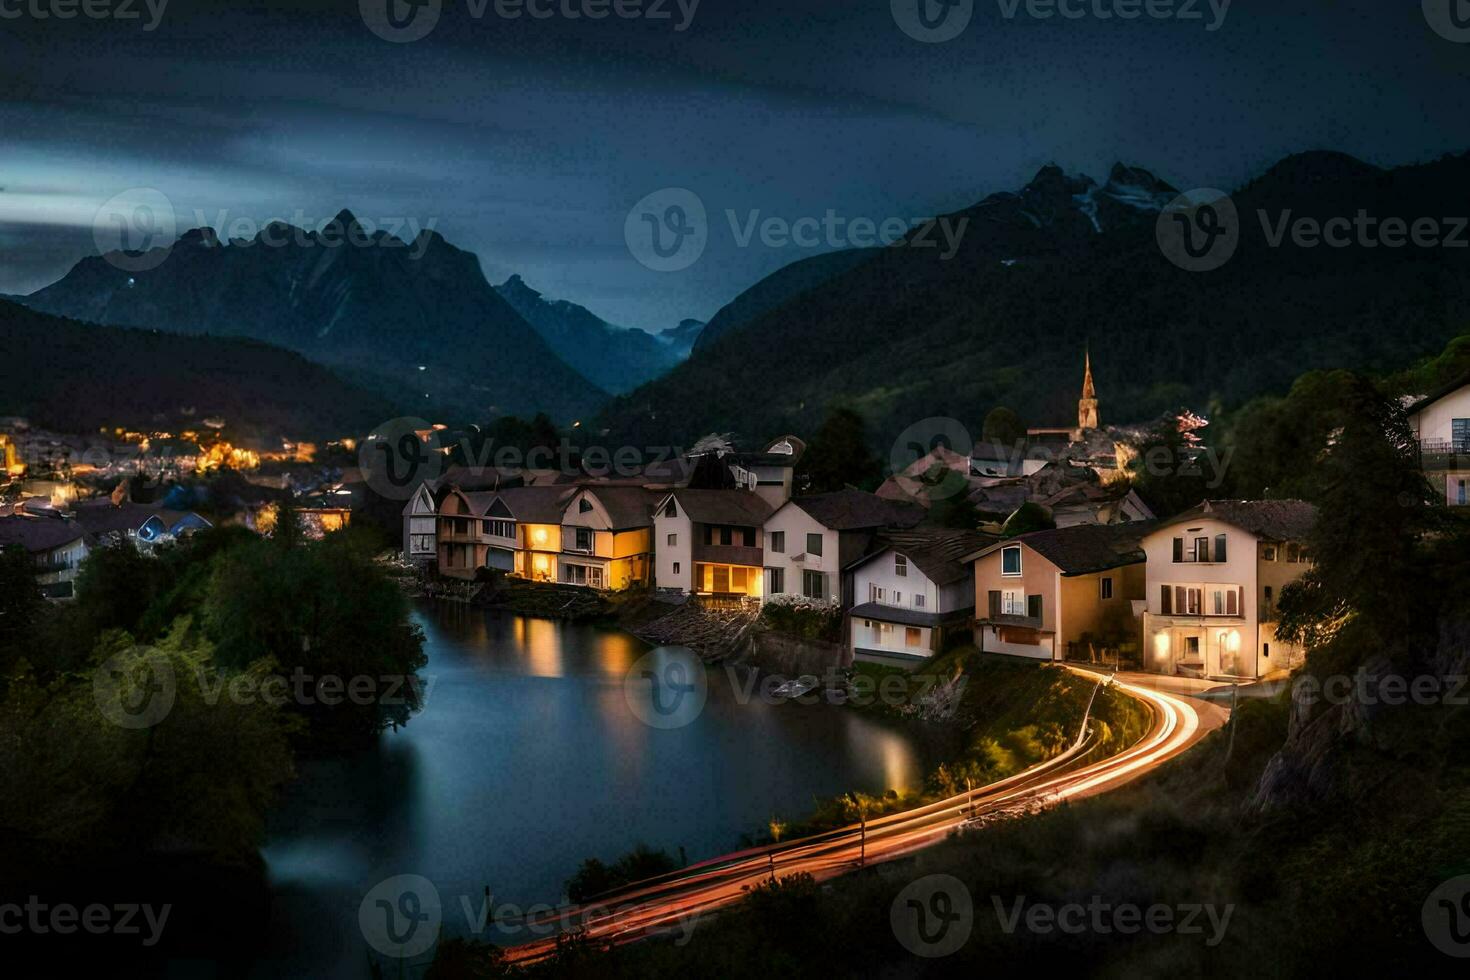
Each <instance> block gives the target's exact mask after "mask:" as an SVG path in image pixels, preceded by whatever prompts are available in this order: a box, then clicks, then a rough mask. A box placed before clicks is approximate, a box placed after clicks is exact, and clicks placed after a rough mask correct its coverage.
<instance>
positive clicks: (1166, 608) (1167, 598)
mask: <svg viewBox="0 0 1470 980" xmlns="http://www.w3.org/2000/svg"><path fill="white" fill-rule="evenodd" d="M1175 543H1176V544H1177V543H1178V540H1177V539H1176V540H1175ZM1159 614H1160V615H1163V616H1172V615H1174V590H1173V589H1171V588H1170V587H1169V586H1167V585H1165V586H1162V587H1161V588H1160V589H1159Z"/></svg>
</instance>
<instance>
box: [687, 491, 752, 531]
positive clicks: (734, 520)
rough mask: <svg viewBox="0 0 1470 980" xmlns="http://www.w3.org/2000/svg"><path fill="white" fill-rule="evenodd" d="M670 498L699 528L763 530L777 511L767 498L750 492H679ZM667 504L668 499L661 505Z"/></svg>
mask: <svg viewBox="0 0 1470 980" xmlns="http://www.w3.org/2000/svg"><path fill="white" fill-rule="evenodd" d="M669 496H670V497H673V498H674V499H675V500H676V501H678V503H679V509H680V510H682V511H683V512H684V514H685V516H687V517H688V518H689V519H690V520H691V521H694V522H695V523H696V524H728V525H733V526H736V527H760V526H761V525H762V524H764V523H765V522H766V518H768V517H770V516H771V514H772V513H773V512H774V510H775V508H773V507H772V506H771V505H770V504H769V503H768V502H767V501H766V500H765V498H764V497H761V496H759V495H757V494H754V493H751V492H750V491H749V490H675V491H674V492H673V493H671V494H669ZM667 500H668V497H665V498H664V499H663V500H661V501H659V505H660V506H662V505H663V503H664V501H667Z"/></svg>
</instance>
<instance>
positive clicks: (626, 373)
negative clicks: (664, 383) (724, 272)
mask: <svg viewBox="0 0 1470 980" xmlns="http://www.w3.org/2000/svg"><path fill="white" fill-rule="evenodd" d="M495 291H496V292H497V293H499V294H500V297H501V298H502V299H504V300H505V301H506V302H507V303H509V304H510V305H511V306H512V307H513V308H514V309H515V311H516V312H517V313H519V314H520V315H521V316H522V317H523V318H524V319H525V321H526V322H527V323H529V324H530V325H531V326H533V327H535V328H536V332H537V333H539V334H540V335H541V339H542V340H544V341H546V343H547V344H549V345H550V346H551V349H552V350H554V351H556V353H557V355H558V356H559V357H561V359H562V360H564V361H566V362H567V364H569V365H571V366H572V367H573V368H574V369H575V370H576V371H578V372H579V373H580V374H582V375H583V376H584V377H586V378H587V379H588V380H590V381H591V382H592V383H593V384H595V385H597V386H598V387H599V388H601V389H603V390H604V391H608V392H611V393H613V394H622V393H623V392H625V391H631V390H633V389H634V388H636V387H638V386H639V385H640V384H643V383H644V382H645V381H651V380H653V379H654V378H657V377H658V376H659V375H661V374H664V373H665V372H667V371H668V370H669V369H670V368H672V367H673V366H674V365H675V364H678V363H679V354H678V352H677V351H676V350H675V348H674V347H672V346H670V344H668V343H665V342H664V341H663V340H661V339H659V338H657V337H655V336H653V334H650V333H647V332H645V331H643V330H636V329H628V328H626V327H618V326H614V325H613V324H611V323H608V322H607V321H606V320H604V319H602V318H601V317H600V316H598V315H597V314H595V313H593V312H592V311H591V310H589V309H587V308H586V307H584V306H578V305H577V304H576V303H572V302H568V301H567V300H564V299H562V300H549V299H547V298H546V297H545V296H543V295H542V294H541V293H540V292H538V291H537V290H535V289H532V288H531V287H530V286H528V285H526V281H525V280H524V279H522V278H521V277H520V276H511V277H510V278H509V279H507V280H506V281H505V282H503V283H501V284H500V285H498V286H496V287H495Z"/></svg>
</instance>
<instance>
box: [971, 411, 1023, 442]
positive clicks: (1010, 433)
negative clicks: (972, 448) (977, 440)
mask: <svg viewBox="0 0 1470 980" xmlns="http://www.w3.org/2000/svg"><path fill="white" fill-rule="evenodd" d="M981 438H983V439H984V440H985V441H986V442H988V443H993V444H995V445H997V446H1017V445H1020V444H1021V443H1022V442H1025V441H1026V425H1025V423H1023V422H1022V421H1021V417H1020V416H1019V415H1017V414H1016V413H1015V412H1013V411H1011V410H1010V409H1009V408H1006V407H1005V406H1000V407H998V408H992V409H991V410H990V413H989V414H988V415H986V416H985V424H984V426H983V427H982V430H981Z"/></svg>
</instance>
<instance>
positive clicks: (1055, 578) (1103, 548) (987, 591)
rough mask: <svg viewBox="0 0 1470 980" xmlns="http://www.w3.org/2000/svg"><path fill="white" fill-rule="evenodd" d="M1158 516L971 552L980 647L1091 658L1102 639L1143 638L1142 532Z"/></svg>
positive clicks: (1038, 534) (1025, 537)
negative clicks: (1139, 614)
mask: <svg viewBox="0 0 1470 980" xmlns="http://www.w3.org/2000/svg"><path fill="white" fill-rule="evenodd" d="M1154 526H1155V525H1154V524H1153V522H1146V523H1142V522H1141V523H1130V524H1112V525H1108V524H1078V525H1074V526H1072V527H1065V528H1056V529H1053V530H1046V531H1034V532H1032V533H1030V534H1022V535H1019V536H1018V537H1015V538H1010V539H1007V540H1005V541H1001V542H998V543H996V544H991V545H989V546H987V547H985V548H982V549H980V550H978V551H976V552H974V553H972V554H970V555H968V556H966V560H967V561H969V562H971V563H972V564H973V566H974V575H975V608H976V609H977V610H978V611H979V616H978V618H977V619H976V622H975V645H976V646H978V647H979V648H980V649H981V651H983V652H985V653H1002V654H1008V655H1010V656H1015V657H1027V658H1029V659H1033V660H1067V659H1088V660H1090V659H1092V654H1093V650H1094V649H1095V648H1096V647H1097V646H1099V645H1102V644H1104V643H1107V642H1110V641H1111V642H1114V643H1118V644H1121V643H1124V642H1127V641H1129V640H1131V641H1133V642H1135V643H1136V642H1137V637H1138V623H1137V618H1136V616H1135V613H1134V610H1133V602H1134V601H1135V600H1141V599H1142V598H1143V596H1144V588H1145V580H1146V576H1145V571H1144V561H1145V553H1144V551H1143V548H1142V546H1141V542H1142V541H1143V538H1144V536H1145V535H1146V534H1147V533H1148V532H1149V531H1151V530H1152V529H1153V528H1154Z"/></svg>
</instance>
